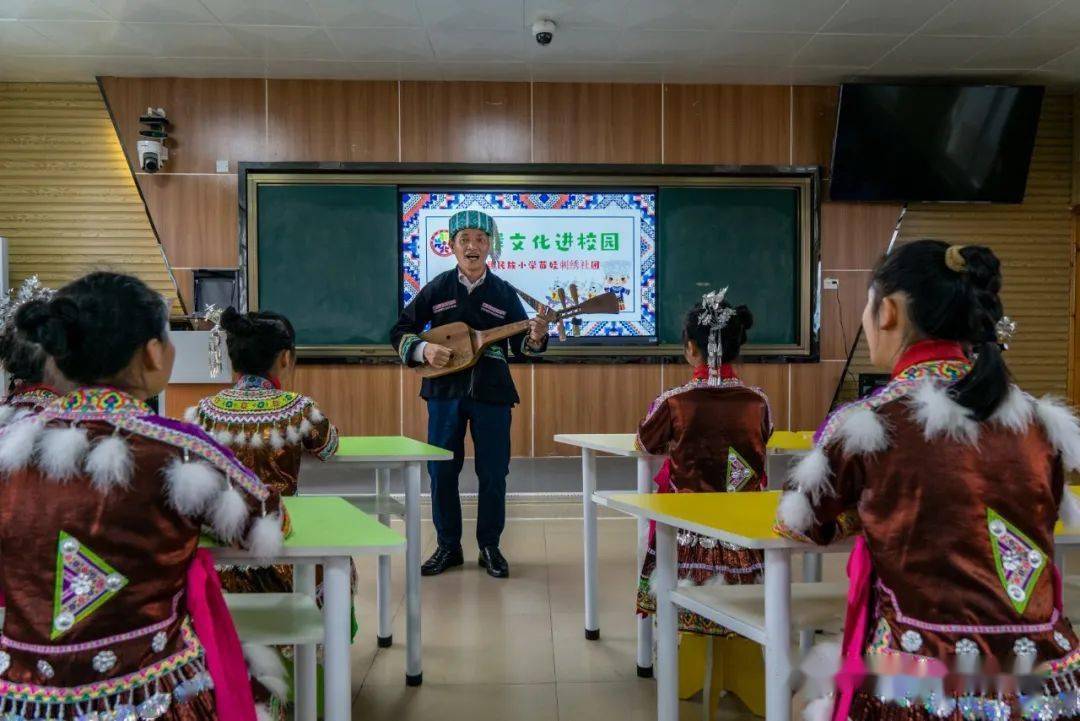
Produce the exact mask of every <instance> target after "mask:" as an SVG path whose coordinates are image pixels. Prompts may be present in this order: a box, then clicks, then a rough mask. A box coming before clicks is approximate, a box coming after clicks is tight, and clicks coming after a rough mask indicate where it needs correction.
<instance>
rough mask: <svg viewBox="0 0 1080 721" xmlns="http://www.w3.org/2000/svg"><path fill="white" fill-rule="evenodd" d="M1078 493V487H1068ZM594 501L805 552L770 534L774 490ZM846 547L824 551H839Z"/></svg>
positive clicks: (1064, 539)
mask: <svg viewBox="0 0 1080 721" xmlns="http://www.w3.org/2000/svg"><path fill="white" fill-rule="evenodd" d="M1070 490H1071V491H1072V492H1073V493H1077V495H1080V486H1071V487H1070ZM593 498H594V499H595V500H596V502H597V503H599V504H601V505H604V506H608V507H609V508H614V509H615V510H618V511H622V512H623V513H627V514H629V515H631V516H638V517H640V518H647V519H649V520H652V521H656V522H657V523H663V524H665V525H669V526H676V527H677V528H685V529H687V530H690V531H694V532H695V533H700V534H702V535H704V536H709V537H712V538H719V539H720V540H722V541H727V542H728V543H734V544H736V545H739V546H743V547H746V548H805V547H806V544H805V543H800V542H798V541H793V540H791V539H790V538H785V537H783V536H780V535H778V534H776V533H774V532H773V530H772V528H773V524H774V523H775V522H776V506H777V505H778V504H779V503H780V491H762V492H760V493H616V492H611V491H607V492H601V493H596V494H594V495H593ZM1054 540H1055V542H1056V543H1057V544H1058V545H1078V544H1080V528H1063V527H1062V525H1061V523H1058V525H1057V528H1056V529H1055V531H1054ZM850 545H851V544H850V542H849V543H840V544H835V545H833V546H827V547H824V548H827V549H833V550H843V549H844V548H847V547H849V546H850Z"/></svg>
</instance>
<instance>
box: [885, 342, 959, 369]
mask: <svg viewBox="0 0 1080 721" xmlns="http://www.w3.org/2000/svg"><path fill="white" fill-rule="evenodd" d="M932 361H944V362H956V363H963V364H968V363H969V361H968V358H967V356H966V355H964V349H963V348H962V347H961V346H960V344H959V343H956V342H955V341H950V340H921V341H919V342H917V343H912V344H911V345H910V346H908V347H907V349H906V350H905V351H904V352H903V353H901V354H900V358H899V360H897V361H896V365H895V366H893V372H892V377H893V378H898V377H899V376H900V375H902V374H904V372H905V371H907V370H908V369H909V368H911V367H912V366H916V365H921V364H923V363H928V362H932Z"/></svg>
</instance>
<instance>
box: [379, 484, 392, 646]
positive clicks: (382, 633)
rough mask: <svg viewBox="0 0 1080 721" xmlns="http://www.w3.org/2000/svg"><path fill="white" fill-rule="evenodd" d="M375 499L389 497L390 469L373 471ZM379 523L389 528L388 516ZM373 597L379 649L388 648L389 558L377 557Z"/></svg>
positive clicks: (383, 517)
mask: <svg viewBox="0 0 1080 721" xmlns="http://www.w3.org/2000/svg"><path fill="white" fill-rule="evenodd" d="M375 497H376V499H385V498H389V497H390V469H389V468H376V469H375ZM379 523H381V524H383V525H384V526H387V527H389V526H390V516H389V515H388V514H385V513H380V514H379ZM375 595H376V597H377V598H378V609H379V635H378V643H379V648H389V647H390V646H392V645H393V644H394V631H393V628H392V617H391V612H390V556H389V555H383V556H379V575H378V577H377V578H376V580H375Z"/></svg>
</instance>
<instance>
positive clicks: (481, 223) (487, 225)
mask: <svg viewBox="0 0 1080 721" xmlns="http://www.w3.org/2000/svg"><path fill="white" fill-rule="evenodd" d="M469 228H472V229H475V230H482V231H484V232H485V233H487V234H488V237H489V238H491V259H492V260H498V259H499V253H500V252H501V251H502V238H500V237H499V228H498V227H497V226H496V225H495V219H494V218H492V217H491V216H490V215H488V214H487V213H484V212H481V211H479V210H459V211H458V212H456V213H454V214H453V215H451V216H450V241H451V242H453V239H454V236H455V235H457V233H458V231H459V230H466V229H469Z"/></svg>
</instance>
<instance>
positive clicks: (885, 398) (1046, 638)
mask: <svg viewBox="0 0 1080 721" xmlns="http://www.w3.org/2000/svg"><path fill="white" fill-rule="evenodd" d="M934 345H935V344H929V345H923V347H922V348H915V349H913V353H912V354H911V355H909V362H902V363H901V365H900V367H899V368H898V369H897V373H896V374H895V376H894V378H893V380H892V381H891V382H890V383H889V384H888V385H887V386H886V387H885V388H883V389H882V390H881V391H879V392H878V393H877V394H876V395H874V396H872V397H870V398H867V399H864V400H861V401H857V402H856V403H854V404H851V405H849V406H846V407H844V408H842V409H841V410H839V411H837V412H836V413H835V414H833V415H832V416H831V417H830V418H829V419H828V420H827V421H826V423H825V424H824V426H823V427H822V428H821V430H819V432H818V439H817V444H816V448H815V449H814V450H813V451H812V452H811V453H810V454H809V455H808V456H806V457H805V458H804V459H803V460H802V461H801V462H800V463H799V464H798V465H797V466H796V467H795V468H794V470H793V471H792V474H791V477H790V479H789V481H788V488H789V490H788V491H787V492H786V493H785V494H784V496H783V498H782V500H781V504H780V510H779V523H778V531H780V532H782V533H785V534H787V535H790V536H793V537H796V538H803V539H809V540H812V541H815V542H818V543H828V542H830V541H835V540H837V539H839V538H842V537H844V536H847V535H850V534H853V533H856V532H860V531H861V532H862V533H863V534H865V538H866V542H867V545H868V550H869V554H870V557H871V559H872V564H873V570H874V574H875V576H876V582H875V584H876V585H875V589H874V594H873V597H874V600H875V606H874V610H873V612H872V614H871V618H872V619H873V624H874V628H873V633H872V640H871V642H870V643H869V645H868V646H867V660H868V661H869V662H870V663H871V668H878V669H879V670H880V668H881V667H880V666H875V665H874V664H875V663H886V665H887V664H888V663H892V666H890V668H893V669H896V668H902V667H903V666H904V664H905V663H910V664H912V667H914V665H917V664H919V663H922V664H923V665H924V669H925V668H929V669H930V673H931V675H933V673H934V671H936V670H940V671H942V672H943V673H944V672H946V671H948V670H951V669H954V668H964V667H967V668H969V669H970V670H969V671H968V672H975V670H979V669H984V668H986V669H988V671H987V672H998V673H1012V672H1016V673H1026V672H1028V671H1033V672H1034V673H1036V674H1041V675H1043V676H1044V677H1045V678H1046V679H1048V681H1047V683H1048V684H1049V687H1050V688H1053V683H1051V681H1050V680H1051V679H1054V678H1056V679H1058V682H1064V683H1066V684H1074V683H1075V681H1076V679H1075V678H1072V675H1073V673H1074V672H1075V670H1076V669H1077V668H1080V647H1078V644H1077V638H1076V636H1075V635H1074V633H1073V631H1072V627H1071V625H1070V624H1069V622H1068V620H1067V619H1065V618H1064V617H1063V616H1062V614H1061V611H1060V609H1059V608H1057V605H1056V602H1055V590H1054V584H1055V581H1054V576H1055V573H1056V571H1055V570H1053V569H1052V568H1051V566H1052V564H1053V560H1054V535H1053V534H1054V524H1055V522H1056V521H1057V519H1058V507H1059V504H1060V503H1061V502H1062V499H1063V494H1065V493H1067V490H1066V488H1065V472H1066V471H1070V470H1076V469H1080V425H1078V423H1077V420H1076V418H1074V417H1073V415H1072V413H1071V412H1070V411H1069V410H1068V409H1067V408H1065V407H1064V406H1063V405H1060V404H1059V403H1057V402H1056V401H1054V400H1050V399H1043V400H1035V399H1034V398H1032V397H1031V396H1029V395H1027V394H1025V393H1024V392H1023V391H1021V390H1020V389H1019V388H1017V387H1015V386H1013V387H1012V388H1011V389H1010V390H1009V393H1008V396H1007V398H1006V400H1005V401H1004V403H1003V404H1002V405H1001V406H1000V407H999V408H998V410H997V411H996V412H995V413H994V415H993V416H992V417H991V418H990V419H988V420H987V421H986V422H982V423H979V422H976V421H975V420H973V419H972V418H971V417H970V415H969V414H968V412H967V410H966V409H964V408H963V407H961V406H960V405H958V404H957V403H956V402H955V401H954V400H953V399H952V397H951V396H950V395H949V394H948V387H949V385H950V384H952V383H954V382H955V381H956V380H958V379H959V378H961V377H963V376H964V375H965V374H966V373H967V372H968V370H969V365H968V362H967V361H966V360H965V359H964V357H963V354H962V352H961V351H960V348H959V346H954V347H953V348H952V350H949V349H948V348H947V347H946V348H944V349H943V348H942V347H941V344H936V345H937V346H938V347H937V349H936V351H937V352H935V348H934ZM927 348H929V349H930V351H931V355H936V356H937V358H936V359H934V360H927V359H925V358H923V359H920V358H919V357H918V356H919V355H920V354H922V355H924V356H925V352H924V351H926V350H927ZM920 360H922V362H919V361H920ZM911 361H914V362H911ZM926 664H929V666H926ZM892 673H896V671H895V670H894V671H892ZM1055 693H1056V692H1055ZM859 699H861V700H857V701H856V704H855V707H854V708H853V710H852V714H851V716H852V718H864V717H870V716H874V715H875V714H876V713H878V712H879V711H880V709H876V707H875V704H880V703H882V702H886V703H892V702H894V701H895V702H896V703H900V704H901V705H902V704H903V703H905V702H904V699H902V698H899V697H896V696H894V695H890V694H885V695H884V696H882V697H881V698H878V699H873V698H871V697H870V696H863V697H859ZM1014 705H1015V703H1014ZM1017 710H1018V709H1017ZM998 711H1000V709H999V710H998ZM1005 711H1006V712H1007V711H1008V709H1005ZM965 717H966V715H965ZM998 718H1000V716H998ZM1040 718H1042V717H1041V716H1040ZM1047 718H1054V715H1053V714H1052V715H1050V716H1048V717H1047Z"/></svg>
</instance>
